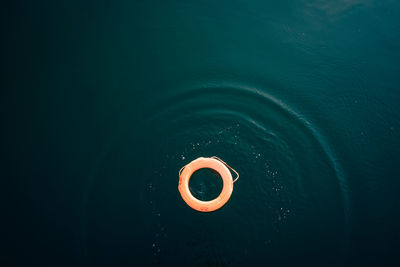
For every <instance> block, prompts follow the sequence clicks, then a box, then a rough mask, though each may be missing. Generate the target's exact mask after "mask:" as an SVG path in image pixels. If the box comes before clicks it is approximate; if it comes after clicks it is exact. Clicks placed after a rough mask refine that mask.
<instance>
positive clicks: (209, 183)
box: [189, 168, 223, 201]
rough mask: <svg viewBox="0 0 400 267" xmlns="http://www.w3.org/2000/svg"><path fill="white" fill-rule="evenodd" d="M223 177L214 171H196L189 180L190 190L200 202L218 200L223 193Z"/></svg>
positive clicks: (207, 169)
mask: <svg viewBox="0 0 400 267" xmlns="http://www.w3.org/2000/svg"><path fill="white" fill-rule="evenodd" d="M222 187H223V181H222V177H221V175H219V173H218V172H217V171H215V170H213V169H210V168H202V169H199V170H197V171H195V172H194V173H193V174H192V176H191V177H190V180H189V189H190V192H191V193H192V195H193V196H194V197H195V198H197V199H198V200H202V201H209V200H213V199H215V198H217V197H218V196H219V195H220V194H221V191H222Z"/></svg>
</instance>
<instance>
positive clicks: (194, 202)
mask: <svg viewBox="0 0 400 267" xmlns="http://www.w3.org/2000/svg"><path fill="white" fill-rule="evenodd" d="M203 168H210V169H213V170H215V171H216V172H218V174H219V175H220V176H221V178H222V182H223V187H222V191H221V193H220V195H219V196H218V197H217V198H215V199H213V200H210V201H202V200H199V199H197V198H195V197H194V196H193V195H192V193H191V192H190V189H189V180H190V178H191V176H192V175H193V173H194V172H195V171H197V170H199V169H203ZM229 170H231V171H232V172H234V173H235V174H236V178H235V179H233V178H232V174H231V172H230V171H229ZM238 179H239V173H238V172H237V171H236V170H235V169H233V168H232V167H231V166H229V165H228V164H227V163H226V162H225V161H223V160H222V159H220V158H218V157H217V156H212V157H210V158H203V157H200V158H198V159H195V160H193V161H192V162H190V163H189V164H186V165H185V166H183V167H182V168H181V169H180V170H179V185H178V190H179V192H180V193H181V196H182V198H183V200H184V201H185V202H186V204H188V205H189V206H190V207H191V208H193V209H195V210H198V211H202V212H210V211H214V210H217V209H219V208H221V207H222V206H223V205H225V203H226V202H228V200H229V198H230V196H231V194H232V191H233V183H235V182H236V181H237V180H238Z"/></svg>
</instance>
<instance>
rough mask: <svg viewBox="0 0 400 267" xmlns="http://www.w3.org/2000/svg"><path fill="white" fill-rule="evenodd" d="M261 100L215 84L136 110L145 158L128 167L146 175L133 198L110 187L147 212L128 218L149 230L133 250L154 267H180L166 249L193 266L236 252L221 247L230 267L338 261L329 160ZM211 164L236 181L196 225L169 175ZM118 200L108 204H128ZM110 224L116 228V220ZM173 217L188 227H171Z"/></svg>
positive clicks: (304, 123) (315, 138)
mask: <svg viewBox="0 0 400 267" xmlns="http://www.w3.org/2000/svg"><path fill="white" fill-rule="evenodd" d="M267 91H268V88H255V87H250V86H244V85H239V84H236V83H235V84H233V83H228V82H221V81H219V82H213V83H201V84H196V85H194V86H190V87H189V86H183V87H178V88H177V89H176V88H175V89H174V90H173V91H169V90H164V91H163V93H161V94H158V95H154V96H151V97H152V98H151V101H148V102H143V104H142V106H141V107H140V109H141V110H142V112H143V116H142V123H141V124H140V128H141V130H140V132H141V135H140V139H141V140H142V141H143V142H146V143H147V144H148V150H147V151H142V153H143V157H142V158H141V160H142V162H136V164H138V165H143V166H149V165H151V166H152V170H151V171H149V172H147V171H145V170H142V174H141V175H142V176H141V177H140V179H141V181H140V182H139V184H140V188H137V187H135V184H134V183H129V182H128V183H127V182H124V181H125V180H126V179H128V178H127V177H126V176H125V175H122V176H121V178H120V179H121V181H122V184H124V187H125V188H131V189H132V191H133V192H136V200H132V201H135V203H138V201H144V202H146V205H147V207H148V208H149V209H147V210H141V211H139V213H138V215H139V216H140V217H141V218H142V219H143V220H144V221H147V222H149V225H147V226H146V227H149V229H151V231H149V232H151V233H152V234H149V236H147V235H144V236H143V240H147V241H148V240H151V241H150V243H149V244H148V246H151V247H152V253H153V254H152V255H151V257H152V258H153V261H154V262H164V263H176V262H177V261H178V263H179V260H182V261H183V262H185V261H184V259H176V258H173V257H172V256H171V255H173V254H174V253H173V251H174V250H176V249H179V250H181V251H183V252H184V253H186V254H185V255H186V257H187V258H196V259H197V260H198V261H199V262H203V261H206V260H207V257H208V256H210V253H211V254H212V255H213V257H212V258H214V259H215V258H216V257H222V259H223V258H224V252H223V251H224V250H225V249H226V245H227V244H237V243H240V244H241V246H232V247H230V249H231V250H232V251H231V252H232V255H236V256H235V257H234V258H233V259H232V258H230V260H229V261H230V262H233V263H235V264H236V263H237V264H241V263H244V262H245V261H246V259H247V261H246V262H247V263H248V260H249V259H250V258H251V259H253V260H256V259H257V258H262V257H264V256H265V253H268V255H269V257H270V259H271V262H274V261H276V262H278V261H279V262H281V260H282V259H281V258H280V257H279V256H277V255H276V254H277V253H279V255H281V254H282V253H284V254H285V255H290V256H291V257H298V258H303V257H308V256H310V255H314V254H315V253H317V251H324V249H326V250H329V251H330V255H329V256H330V257H332V260H333V261H335V262H338V263H339V262H340V261H342V260H343V257H344V253H343V248H344V246H345V244H346V242H347V227H348V218H347V212H348V204H349V203H348V200H347V194H346V192H347V189H346V188H347V187H346V179H345V177H344V175H343V172H342V170H341V167H340V164H339V160H338V159H337V158H336V157H335V155H334V153H333V152H332V150H331V149H330V146H329V144H328V143H327V142H326V141H325V140H324V138H323V137H322V134H321V133H320V131H319V130H318V127H317V126H316V125H314V124H313V123H312V122H311V121H309V120H308V119H307V118H306V117H305V116H302V115H301V113H300V112H296V111H295V110H294V109H293V108H291V107H289V106H288V105H286V104H285V103H283V102H281V101H280V100H279V98H277V97H275V96H272V95H270V94H268V93H267ZM138 135H139V134H138ZM147 136H151V138H148V139H147ZM136 138H138V137H137V136H136ZM213 155H216V156H219V157H221V158H222V159H224V160H225V161H227V162H229V164H231V165H232V166H233V167H234V168H235V169H236V170H237V171H238V172H239V173H240V174H241V178H240V180H239V181H238V182H237V183H236V184H235V188H234V192H233V195H232V197H231V199H230V201H229V202H228V203H227V205H226V206H225V207H223V209H222V210H221V211H219V212H216V213H212V214H206V215H204V216H199V215H198V214H197V213H195V212H193V211H192V210H190V208H188V207H187V206H186V205H185V204H184V202H183V201H182V200H181V199H180V196H179V194H178V193H177V188H176V187H177V171H178V170H179V168H180V167H181V166H183V165H185V164H187V163H188V162H190V161H191V160H193V159H195V158H197V157H200V156H213ZM125 156H126V155H125ZM125 156H122V157H125ZM119 157H121V156H119ZM150 162H155V163H156V164H151V163H150ZM114 171H115V170H114ZM136 171H138V170H136ZM126 172H128V173H129V170H128V171H126ZM104 183H105V184H107V183H106V181H103V182H101V184H100V185H99V186H100V187H105V184H104ZM136 186H137V184H136ZM127 192H129V190H128V189H127ZM127 192H126V194H127V196H125V198H122V199H120V198H121V195H120V196H119V197H117V198H118V201H117V200H115V199H114V200H112V201H111V202H110V203H114V204H117V203H119V204H120V202H121V201H122V202H124V201H128V200H127V199H129V197H128V195H129V194H128V193H127ZM114 198H115V197H114ZM120 207H121V206H119V208H120ZM112 214H113V216H117V217H118V216H120V217H121V218H120V219H121V220H122V221H123V220H124V219H123V218H124V216H126V215H121V214H119V213H115V211H113V212H112ZM91 216H93V217H96V216H97V215H96V214H92V215H91ZM182 217H184V218H185V220H187V222H189V223H186V224H183V223H180V222H179V220H178V221H177V218H182ZM125 219H126V218H125ZM96 223H97V224H99V223H100V224H101V220H99V218H98V217H96ZM124 227H126V225H125V224H123V225H122V229H124ZM194 228H196V229H197V232H196V233H193V229H194ZM125 230H126V231H127V232H132V230H129V229H128V228H126V229H125ZM233 233H234V234H233ZM141 234H143V232H142V233H141ZM217 240H218V241H217ZM171 242H173V244H174V245H172V246H171V245H169V244H171ZM243 248H246V249H243ZM99 249H100V248H96V251H97V250H99ZM100 250H102V249H100ZM104 250H105V249H104ZM104 250H102V251H104ZM249 251H251V252H249ZM164 253H165V254H164ZM167 255H169V256H167ZM207 255H208V256H207ZM186 260H187V259H186ZM242 261H243V262H242ZM222 262H223V260H222Z"/></svg>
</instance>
